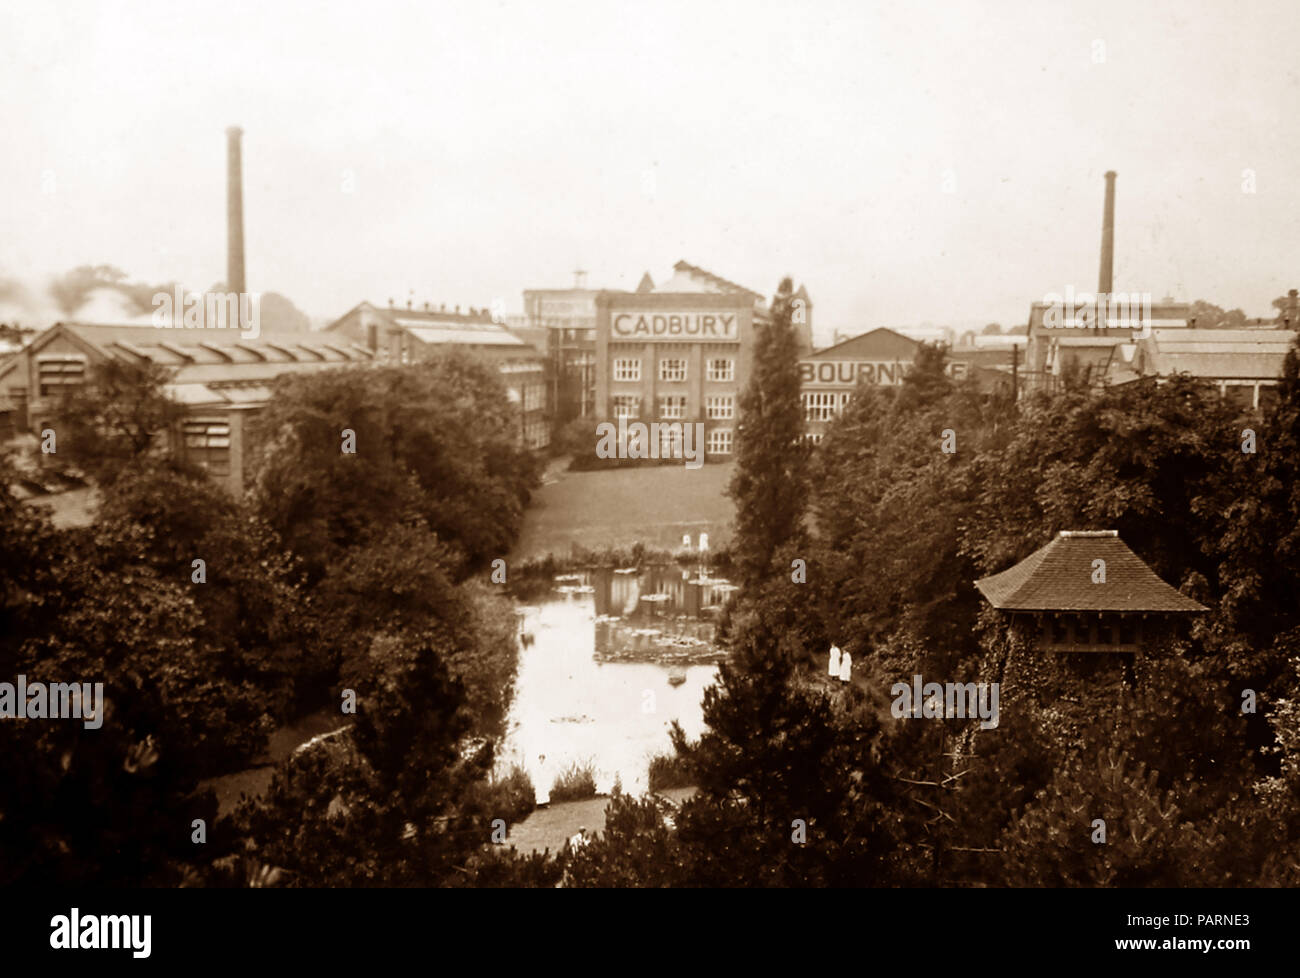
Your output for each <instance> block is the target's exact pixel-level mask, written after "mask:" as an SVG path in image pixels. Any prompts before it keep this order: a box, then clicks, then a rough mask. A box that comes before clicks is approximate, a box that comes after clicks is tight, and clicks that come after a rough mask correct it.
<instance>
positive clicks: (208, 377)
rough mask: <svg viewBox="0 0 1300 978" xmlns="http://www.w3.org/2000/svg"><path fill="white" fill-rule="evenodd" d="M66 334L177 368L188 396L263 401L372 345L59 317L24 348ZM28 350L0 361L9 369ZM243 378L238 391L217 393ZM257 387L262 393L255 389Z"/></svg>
mask: <svg viewBox="0 0 1300 978" xmlns="http://www.w3.org/2000/svg"><path fill="white" fill-rule="evenodd" d="M60 337H64V338H66V339H67V340H68V341H69V342H70V343H71V345H73V346H74V347H79V348H80V349H81V350H82V351H83V352H84V353H85V355H86V356H87V357H94V358H96V359H112V360H120V361H123V362H126V363H153V364H157V365H159V366H162V367H168V368H171V369H172V374H171V377H170V380H169V383H168V385H167V389H168V391H169V392H170V393H171V394H172V395H173V396H174V397H176V398H177V399H178V400H181V401H182V402H183V403H187V404H198V403H235V402H239V403H247V402H250V401H256V400H261V401H265V400H266V397H267V396H269V391H267V390H266V387H265V385H267V384H269V383H270V382H271V381H272V380H274V379H275V378H276V377H279V376H280V375H282V374H287V373H299V372H303V371H313V370H318V369H322V368H326V367H340V366H347V365H349V364H354V363H365V362H369V361H370V360H371V359H373V356H372V354H371V353H370V351H369V350H367V349H365V348H364V347H360V346H356V345H354V344H351V343H348V342H346V341H342V340H338V339H335V338H332V337H327V336H324V335H322V334H320V333H271V334H266V335H263V336H259V337H258V338H257V339H245V338H244V337H243V335H242V334H241V332H240V331H239V330H237V329H165V328H159V327H156V326H152V325H149V326H143V325H122V324H112V323H55V324H54V325H53V326H51V327H50V328H49V329H47V330H46V331H45V332H44V333H42V334H41V335H40V336H38V337H37V338H36V339H35V340H33V341H32V342H31V344H30V345H29V346H28V348H27V350H26V351H24V352H25V353H26V354H27V355H29V356H34V357H35V358H36V359H37V360H38V361H39V360H40V359H41V358H42V356H43V354H42V351H43V350H45V349H46V348H47V347H49V346H50V345H51V344H52V343H54V341H55V340H57V339H59V338H60ZM21 362H24V356H23V355H22V354H19V355H18V356H16V357H14V358H12V359H11V360H9V361H7V362H6V363H5V364H4V365H3V366H0V375H3V374H6V373H8V372H9V371H10V370H12V369H13V368H14V367H16V366H17V365H18V364H19V363H21ZM232 385H240V386H242V387H244V388H245V390H244V392H243V393H240V394H222V393H217V389H218V388H223V387H228V386H232ZM256 391H261V392H262V393H261V394H260V395H258V396H253V393H256Z"/></svg>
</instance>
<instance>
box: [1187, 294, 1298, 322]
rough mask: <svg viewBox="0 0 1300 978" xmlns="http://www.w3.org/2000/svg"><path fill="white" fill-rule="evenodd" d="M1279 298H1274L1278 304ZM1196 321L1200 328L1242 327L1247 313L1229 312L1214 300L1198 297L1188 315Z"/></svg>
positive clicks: (1236, 310)
mask: <svg viewBox="0 0 1300 978" xmlns="http://www.w3.org/2000/svg"><path fill="white" fill-rule="evenodd" d="M1276 303H1277V300H1274V305H1275V306H1276ZM1187 318H1188V319H1190V320H1193V321H1194V322H1195V325H1196V327H1197V328H1198V329H1241V328H1242V327H1243V326H1245V325H1246V324H1247V318H1246V314H1245V313H1244V312H1243V311H1242V310H1240V309H1233V310H1232V311H1231V312H1229V311H1228V310H1226V309H1221V308H1220V307H1219V306H1216V305H1215V304H1214V303H1213V302H1206V301H1205V300H1204V299H1197V300H1196V301H1195V302H1193V303H1192V311H1191V314H1190V315H1189V316H1188V317H1187Z"/></svg>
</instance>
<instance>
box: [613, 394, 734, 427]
mask: <svg viewBox="0 0 1300 978" xmlns="http://www.w3.org/2000/svg"><path fill="white" fill-rule="evenodd" d="M611 401H612V402H613V408H614V417H616V418H639V417H641V398H639V397H637V396H636V395H635V394H615V395H614V396H613V397H612V398H611ZM704 414H705V417H707V418H708V419H709V420H710V421H730V420H731V419H732V418H734V417H735V416H736V398H735V396H734V395H732V394H718V395H713V396H710V397H706V398H705V399H704ZM659 417H661V418H664V419H665V420H669V421H680V420H682V419H683V418H685V417H686V397H685V396H684V395H681V394H665V395H663V396H661V397H660V398H659Z"/></svg>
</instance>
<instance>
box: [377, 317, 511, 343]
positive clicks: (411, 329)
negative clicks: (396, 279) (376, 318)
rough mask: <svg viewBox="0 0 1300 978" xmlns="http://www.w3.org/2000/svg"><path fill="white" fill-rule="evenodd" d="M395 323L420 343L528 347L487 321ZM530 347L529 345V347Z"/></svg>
mask: <svg viewBox="0 0 1300 978" xmlns="http://www.w3.org/2000/svg"><path fill="white" fill-rule="evenodd" d="M397 324H398V326H399V327H401V328H402V329H405V330H406V332H407V333H409V334H410V335H412V336H414V337H415V338H416V339H417V340H419V341H420V342H421V343H458V344H461V345H463V346H519V347H529V344H527V343H525V342H524V341H523V340H521V339H519V337H517V336H515V335H513V334H512V333H511V332H510V331H509V330H507V329H506V328H505V327H504V326H497V325H495V324H492V323H488V324H486V325H483V326H472V327H470V326H450V325H443V324H438V325H436V326H416V325H412V324H410V323H408V322H406V321H403V320H401V319H399V320H397ZM529 348H530V349H531V347H529Z"/></svg>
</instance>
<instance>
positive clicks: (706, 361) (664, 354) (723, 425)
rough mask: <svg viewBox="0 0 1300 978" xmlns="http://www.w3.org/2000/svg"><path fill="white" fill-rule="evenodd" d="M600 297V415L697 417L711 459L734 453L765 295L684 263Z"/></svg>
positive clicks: (764, 311)
mask: <svg viewBox="0 0 1300 978" xmlns="http://www.w3.org/2000/svg"><path fill="white" fill-rule="evenodd" d="M595 305H596V351H595V352H596V394H595V399H596V413H597V416H598V417H599V418H600V419H601V420H609V421H615V422H616V421H618V419H621V418H626V419H628V420H629V421H631V420H639V421H644V422H654V421H659V422H663V423H666V424H672V423H674V422H677V423H681V424H691V423H700V424H703V425H704V450H705V458H706V459H707V460H711V461H721V460H726V459H729V458H730V457H731V456H732V454H733V453H734V451H735V444H736V426H737V424H738V420H739V414H740V394H741V392H742V391H743V390H744V389H745V386H746V384H748V383H749V374H750V369H751V363H752V359H753V350H754V335H755V330H756V329H758V328H761V327H762V326H763V325H764V324H765V323H767V322H768V308H767V305H766V304H765V302H764V300H763V297H762V296H761V295H759V294H758V293H757V292H754V291H752V290H750V289H746V288H744V287H743V286H740V285H737V284H735V283H734V282H730V281H728V280H726V279H724V278H721V277H719V276H717V275H714V274H713V273H711V272H707V271H705V270H704V269H702V268H698V267H697V266H694V265H691V264H688V263H687V262H678V263H677V265H676V266H674V268H673V275H672V276H671V277H670V278H669V279H668V280H667V281H666V282H664V283H663V284H662V285H660V286H658V287H655V286H653V284H652V283H650V281H649V276H646V278H644V279H643V280H642V286H641V288H640V289H639V290H638V291H636V292H600V293H598V294H597V295H596V299H595ZM668 437H674V436H673V435H672V434H669V435H668ZM660 451H661V452H665V451H667V452H669V453H670V454H671V452H672V446H671V445H664V446H661V448H660Z"/></svg>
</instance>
